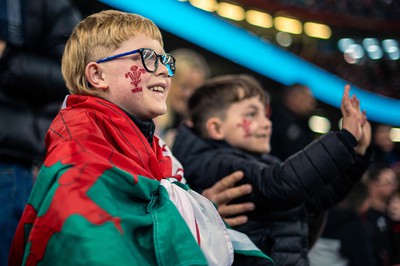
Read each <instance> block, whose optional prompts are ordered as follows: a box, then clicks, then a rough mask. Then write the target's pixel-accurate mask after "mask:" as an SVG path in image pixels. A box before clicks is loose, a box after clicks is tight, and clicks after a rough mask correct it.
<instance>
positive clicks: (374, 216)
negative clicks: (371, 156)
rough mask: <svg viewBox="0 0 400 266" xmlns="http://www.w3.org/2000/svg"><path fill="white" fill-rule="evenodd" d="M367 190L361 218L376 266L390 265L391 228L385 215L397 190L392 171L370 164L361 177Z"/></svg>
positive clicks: (383, 165)
mask: <svg viewBox="0 0 400 266" xmlns="http://www.w3.org/2000/svg"><path fill="white" fill-rule="evenodd" d="M363 181H364V182H365V184H366V185H367V188H368V197H367V200H366V205H365V208H366V210H363V213H362V214H361V215H362V218H363V221H364V222H365V223H366V225H367V226H368V228H369V230H370V232H371V234H372V238H373V243H374V256H375V258H376V260H377V265H379V266H383V265H385V266H386V265H390V264H389V263H390V260H391V257H392V255H393V254H392V240H393V234H392V227H391V221H390V219H389V217H388V215H387V203H388V200H389V197H390V196H391V195H392V193H393V192H394V191H395V190H396V189H398V181H397V177H396V174H395V172H394V171H393V169H392V168H391V167H390V166H389V165H388V164H384V163H379V162H376V163H374V164H372V165H371V166H370V167H369V168H368V170H367V172H366V173H365V175H364V177H363Z"/></svg>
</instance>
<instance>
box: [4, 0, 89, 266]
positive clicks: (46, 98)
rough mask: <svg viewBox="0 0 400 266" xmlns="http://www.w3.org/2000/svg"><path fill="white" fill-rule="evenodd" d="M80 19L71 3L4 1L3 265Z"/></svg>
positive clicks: (62, 91) (59, 96) (40, 155)
mask: <svg viewBox="0 0 400 266" xmlns="http://www.w3.org/2000/svg"><path fill="white" fill-rule="evenodd" d="M80 19H81V15H80V13H79V11H78V10H77V9H75V8H74V7H73V6H72V5H71V4H70V3H69V2H68V0H60V1H51V0H36V1H27V0H2V1H0V180H1V184H0V205H1V209H0V210H1V211H0V265H6V264H7V258H8V250H9V246H10V243H11V241H12V238H13V236H14V231H15V229H16V227H17V224H18V222H19V219H20V217H21V214H22V211H23V208H24V207H25V204H26V202H27V200H28V196H29V194H30V191H31V189H32V186H33V182H34V169H35V167H34V166H35V165H39V164H40V163H41V162H42V159H43V156H44V154H45V145H44V136H45V133H46V131H47V129H48V126H49V125H50V122H51V121H52V119H53V118H54V117H55V115H56V114H57V111H58V108H59V107H60V106H61V102H62V100H63V98H64V97H65V95H66V94H67V93H68V91H67V89H66V87H65V84H64V80H63V78H62V75H61V70H60V61H61V56H62V52H63V49H64V43H65V42H66V40H67V39H68V37H69V35H70V34H71V31H72V29H73V27H74V26H75V25H76V24H77V23H78V22H79V21H80Z"/></svg>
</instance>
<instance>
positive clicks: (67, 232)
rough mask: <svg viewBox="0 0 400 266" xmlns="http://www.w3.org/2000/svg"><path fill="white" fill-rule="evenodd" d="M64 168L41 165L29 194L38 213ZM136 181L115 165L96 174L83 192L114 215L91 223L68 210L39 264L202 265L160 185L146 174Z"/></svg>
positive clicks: (203, 261)
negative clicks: (34, 187)
mask: <svg viewBox="0 0 400 266" xmlns="http://www.w3.org/2000/svg"><path fill="white" fill-rule="evenodd" d="M67 167H68V166H67ZM66 170H68V169H67V168H66V166H65V165H62V164H60V163H57V164H55V165H53V166H52V167H49V168H46V167H45V168H43V169H42V170H41V176H40V180H41V182H40V183H39V184H37V185H36V193H34V195H36V196H38V195H40V197H39V196H38V197H32V198H31V199H30V202H31V204H33V205H34V207H35V209H37V207H39V206H40V208H39V210H40V211H39V212H40V213H44V212H45V211H46V210H47V209H48V206H49V205H50V204H51V199H52V198H53V196H54V192H55V191H56V189H57V188H59V185H58V184H57V182H56V181H57V179H58V177H59V176H60V175H61V174H62V173H64V172H65V171H66ZM137 180H138V182H137V183H135V182H134V177H133V176H132V175H131V174H129V173H127V172H126V171H123V170H121V169H119V168H115V167H114V168H110V169H109V170H107V171H105V172H104V173H103V174H102V175H101V176H100V177H98V179H97V181H96V182H95V183H94V184H93V186H92V187H91V188H90V189H89V190H88V191H87V196H88V197H89V199H90V200H91V201H93V202H94V203H95V204H97V205H98V206H99V207H100V208H101V209H103V210H104V211H105V212H107V213H108V214H110V215H111V216H112V218H113V219H112V220H107V221H106V222H103V223H100V224H94V223H92V222H90V220H89V219H87V217H84V216H82V215H78V214H73V215H70V216H69V217H68V218H67V219H66V220H65V221H64V223H63V226H62V228H61V231H60V232H57V233H54V234H53V235H52V236H51V238H50V240H49V242H48V245H47V246H46V252H45V254H44V258H43V260H42V262H41V263H39V265H96V266H97V265H119V266H120V265H121V266H123V265H165V266H169V265H182V266H184V265H207V261H206V259H205V257H204V255H203V253H202V251H201V249H200V247H199V246H198V244H197V242H196V241H195V239H194V237H193V235H192V233H191V232H190V230H189V228H188V227H187V225H186V223H185V221H184V220H183V218H182V217H181V215H180V214H179V212H178V210H177V209H176V207H175V205H174V204H173V203H172V202H171V201H170V199H169V197H168V192H167V191H166V190H165V188H164V187H162V186H161V185H160V182H158V181H156V180H151V179H149V178H146V177H142V176H139V177H137ZM46 191H47V192H46ZM66 200H67V199H66ZM82 204H83V203H82ZM28 245H29V244H28ZM29 250H30V247H29V246H28V248H27V249H26V251H28V252H29Z"/></svg>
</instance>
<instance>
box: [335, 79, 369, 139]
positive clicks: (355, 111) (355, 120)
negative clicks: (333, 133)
mask: <svg viewBox="0 0 400 266" xmlns="http://www.w3.org/2000/svg"><path fill="white" fill-rule="evenodd" d="M340 110H341V111H342V115H343V128H344V129H346V130H347V131H349V132H350V133H351V134H352V135H353V136H354V137H355V138H356V140H357V141H359V140H360V138H361V137H362V135H363V129H362V126H363V124H365V121H366V117H365V115H364V116H363V114H362V113H361V111H360V102H359V101H358V99H357V97H356V96H355V95H353V96H352V97H351V98H350V85H348V84H347V85H346V86H345V87H344V93H343V97H342V103H341V105H340Z"/></svg>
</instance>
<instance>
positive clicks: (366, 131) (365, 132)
mask: <svg viewBox="0 0 400 266" xmlns="http://www.w3.org/2000/svg"><path fill="white" fill-rule="evenodd" d="M362 121H363V122H362V124H363V125H362V135H361V138H360V139H359V140H358V145H357V146H356V147H355V150H356V152H357V153H358V154H360V155H364V154H365V152H366V151H367V148H368V147H369V145H370V144H371V135H372V133H371V124H370V123H369V122H368V120H367V116H366V114H365V112H362Z"/></svg>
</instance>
